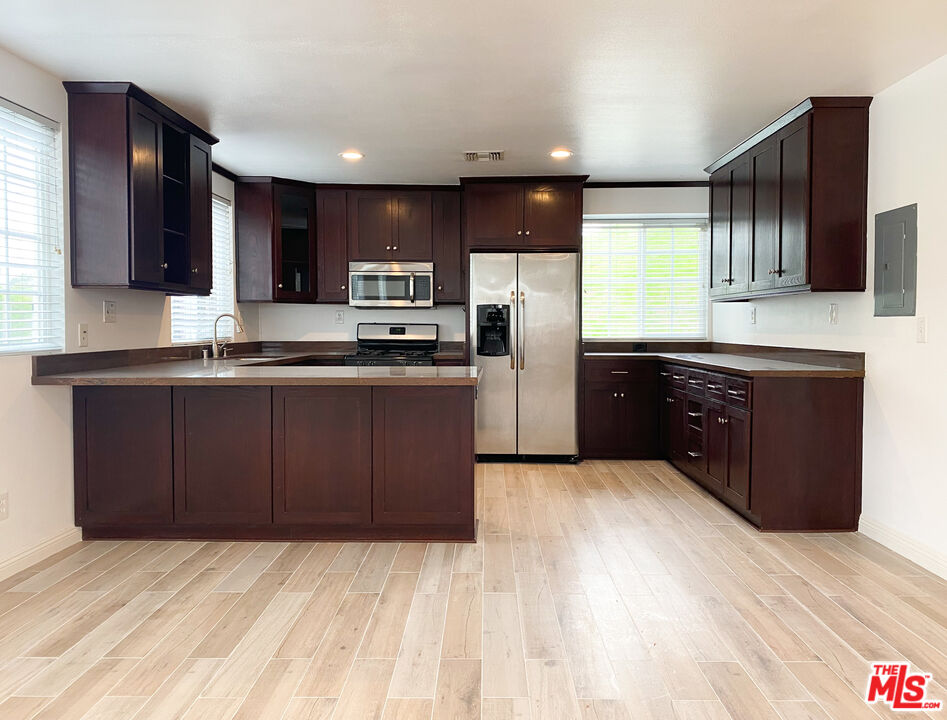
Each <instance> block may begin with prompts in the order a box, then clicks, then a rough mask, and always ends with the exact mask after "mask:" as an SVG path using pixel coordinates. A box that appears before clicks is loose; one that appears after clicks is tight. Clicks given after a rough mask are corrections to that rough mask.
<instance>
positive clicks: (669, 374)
mask: <svg viewBox="0 0 947 720" xmlns="http://www.w3.org/2000/svg"><path fill="white" fill-rule="evenodd" d="M660 375H661V377H671V373H669V372H663V373H660Z"/></svg>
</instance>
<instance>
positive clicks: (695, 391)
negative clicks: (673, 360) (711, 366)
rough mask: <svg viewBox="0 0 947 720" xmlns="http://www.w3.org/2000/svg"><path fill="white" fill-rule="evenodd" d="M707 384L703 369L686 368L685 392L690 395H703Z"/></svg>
mask: <svg viewBox="0 0 947 720" xmlns="http://www.w3.org/2000/svg"><path fill="white" fill-rule="evenodd" d="M706 384H707V373H706V372H704V371H703V370H694V369H693V368H688V369H687V392H689V393H690V394H691V395H703V394H704V386H705V385H706Z"/></svg>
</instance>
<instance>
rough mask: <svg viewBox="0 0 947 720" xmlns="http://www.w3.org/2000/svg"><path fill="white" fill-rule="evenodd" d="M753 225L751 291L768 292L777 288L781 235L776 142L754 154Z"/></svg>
mask: <svg viewBox="0 0 947 720" xmlns="http://www.w3.org/2000/svg"><path fill="white" fill-rule="evenodd" d="M752 176H753V223H752V234H751V238H750V244H751V247H750V278H749V280H750V290H768V289H770V288H772V287H773V286H774V285H775V284H776V273H775V272H774V270H776V269H777V268H776V252H777V245H778V233H779V162H778V155H777V152H776V141H775V139H771V140H768V141H765V142H763V143H762V145H760V146H759V147H757V148H756V149H754V150H753V154H752Z"/></svg>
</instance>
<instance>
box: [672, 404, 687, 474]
mask: <svg viewBox="0 0 947 720" xmlns="http://www.w3.org/2000/svg"><path fill="white" fill-rule="evenodd" d="M669 397H670V398H671V399H672V400H673V401H674V402H673V403H672V406H671V423H670V426H671V457H672V458H679V459H682V458H684V457H686V456H687V421H686V418H687V415H686V406H687V403H686V396H685V395H684V393H683V392H681V391H680V390H674V389H672V390H671V391H670V393H669Z"/></svg>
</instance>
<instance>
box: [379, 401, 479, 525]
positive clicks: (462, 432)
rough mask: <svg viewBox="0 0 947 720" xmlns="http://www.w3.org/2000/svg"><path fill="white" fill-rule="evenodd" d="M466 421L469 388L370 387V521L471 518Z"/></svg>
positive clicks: (469, 416) (454, 521)
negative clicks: (371, 471) (371, 477)
mask: <svg viewBox="0 0 947 720" xmlns="http://www.w3.org/2000/svg"><path fill="white" fill-rule="evenodd" d="M472 421H473V390H472V389H471V388H463V387H459V388H457V387H425V388H411V387H409V388H395V387H384V388H382V387H376V388H373V390H372V456H373V460H374V462H373V488H372V523H373V524H375V525H379V524H380V525H461V524H466V523H468V522H469V521H470V519H471V518H472V516H473V495H474V486H473V482H474V479H473V472H474V467H473V452H474V449H473V422H472ZM471 531H472V528H471Z"/></svg>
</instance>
